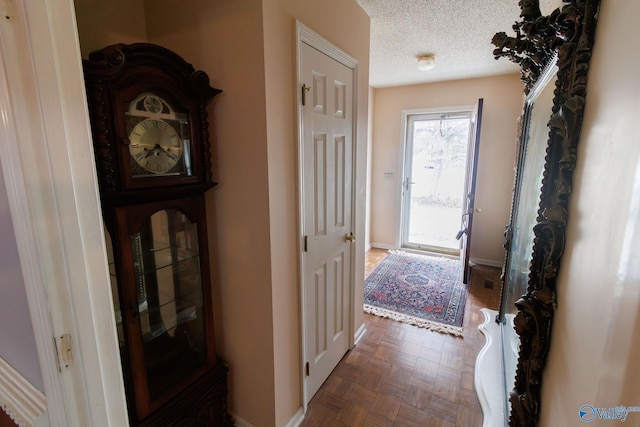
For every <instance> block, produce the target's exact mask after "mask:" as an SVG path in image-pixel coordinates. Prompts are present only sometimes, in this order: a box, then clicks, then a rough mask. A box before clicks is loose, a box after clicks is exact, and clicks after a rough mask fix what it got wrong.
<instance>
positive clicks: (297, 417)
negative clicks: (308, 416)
mask: <svg viewBox="0 0 640 427" xmlns="http://www.w3.org/2000/svg"><path fill="white" fill-rule="evenodd" d="M230 415H231V418H233V423H234V424H235V426H236V427H255V426H254V425H253V424H251V423H250V422H248V421H246V420H244V419H242V417H239V416H238V415H236V414H234V413H230ZM303 420H304V410H303V409H302V407H300V408H298V410H297V411H296V413H295V414H293V417H291V419H290V420H289V422H288V423H287V424H286V425H285V426H284V427H298V426H299V425H300V424H302V421H303Z"/></svg>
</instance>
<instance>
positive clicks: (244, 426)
mask: <svg viewBox="0 0 640 427" xmlns="http://www.w3.org/2000/svg"><path fill="white" fill-rule="evenodd" d="M229 415H231V418H233V424H234V425H235V426H236V427H255V426H254V425H253V424H251V423H250V422H249V421H247V420H245V419H244V418H242V417H240V416H238V415H236V414H234V413H233V412H229Z"/></svg>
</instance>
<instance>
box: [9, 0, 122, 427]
mask: <svg viewBox="0 0 640 427" xmlns="http://www.w3.org/2000/svg"><path fill="white" fill-rule="evenodd" d="M4 6H6V10H3V14H2V15H3V20H2V21H0V36H1V37H0V56H1V58H2V60H0V66H2V68H3V72H4V73H0V74H3V75H1V76H0V85H3V86H4V87H3V88H2V90H0V119H1V121H2V123H1V125H2V127H3V129H4V132H2V134H3V136H4V137H5V139H4V142H5V144H0V145H2V149H1V150H0V155H1V156H2V162H3V168H4V169H5V170H4V173H5V178H6V181H7V190H8V193H9V203H10V207H11V213H12V219H13V224H14V230H15V234H16V242H17V245H18V252H19V255H20V263H21V269H22V273H23V277H24V281H25V288H26V291H27V298H28V300H29V310H30V315H31V319H32V324H33V327H34V337H35V340H36V346H37V349H38V357H39V360H40V368H41V370H42V376H43V382H44V389H45V390H44V392H45V395H46V399H47V414H46V418H48V419H47V420H42V422H43V423H46V424H45V425H51V426H53V427H57V426H64V427H74V426H83V427H84V426H103V425H113V426H115V425H118V426H124V425H128V417H127V411H126V401H125V395H124V384H123V380H122V375H121V366H120V356H119V352H118V344H117V335H116V330H115V322H114V321H113V319H114V311H113V306H112V303H111V296H110V286H109V274H108V269H107V263H106V254H105V249H104V241H103V239H104V236H103V234H102V219H101V216H100V204H99V198H98V189H97V183H96V172H95V164H94V161H93V152H92V146H91V137H90V131H89V120H88V113H87V107H86V95H85V90H84V86H83V75H82V64H81V58H80V49H79V45H78V35H77V30H76V26H75V12H74V7H73V1H72V0H57V1H56V2H55V7H54V6H53V4H52V2H51V1H50V0H28V1H27V0H16V1H12V2H5V4H4ZM5 82H11V84H10V86H9V85H5V84H4V83H5ZM63 334H65V335H66V334H68V335H69V336H70V337H71V353H72V359H73V360H72V361H71V363H70V364H68V366H65V367H64V368H62V367H61V371H59V370H58V362H57V361H56V350H55V346H54V344H53V343H54V342H55V340H56V339H58V337H60V336H61V335H63ZM38 421H40V420H38ZM39 425H40V424H39Z"/></svg>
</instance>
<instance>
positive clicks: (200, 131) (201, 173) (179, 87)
mask: <svg viewBox="0 0 640 427" xmlns="http://www.w3.org/2000/svg"><path fill="white" fill-rule="evenodd" d="M83 67H84V73H85V83H86V90H87V99H88V104H89V116H90V121H91V128H92V132H93V142H94V148H95V150H94V152H95V156H96V165H97V172H98V183H99V187H100V195H101V199H102V201H103V203H107V204H110V205H127V204H136V203H143V202H146V201H151V200H160V199H163V198H164V199H168V198H172V197H176V196H188V195H195V194H198V193H202V192H204V191H206V190H207V189H209V188H211V187H213V186H214V185H215V183H214V182H213V181H212V172H211V169H212V161H211V143H210V132H211V130H212V128H213V125H212V124H210V122H209V120H208V115H207V111H206V106H207V104H208V103H209V102H210V101H211V100H212V99H213V98H214V97H215V96H216V95H217V94H219V93H220V92H221V91H220V90H219V89H216V88H213V87H212V86H211V85H210V84H209V77H208V76H207V74H206V73H205V72H203V71H200V70H196V69H195V68H194V67H193V66H192V65H191V64H189V63H188V62H186V61H185V60H184V59H183V58H182V57H180V56H179V55H178V54H176V53H175V52H172V51H170V50H168V49H166V48H164V47H162V46H158V45H153V44H149V43H136V44H130V45H125V44H116V45H111V46H107V47H105V48H103V49H101V50H98V51H95V52H93V53H91V54H90V55H89V59H88V60H85V61H83ZM149 119H151V120H149ZM145 120H147V122H145V123H141V122H143V121H145ZM147 124H149V125H154V126H155V127H156V128H157V127H160V130H161V131H162V132H159V131H158V130H156V129H148V128H150V127H154V126H147Z"/></svg>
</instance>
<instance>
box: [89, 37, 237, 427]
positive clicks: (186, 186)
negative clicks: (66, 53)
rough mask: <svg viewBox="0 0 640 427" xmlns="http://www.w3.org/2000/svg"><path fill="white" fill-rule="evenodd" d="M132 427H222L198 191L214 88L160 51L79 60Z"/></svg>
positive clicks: (206, 184)
mask: <svg viewBox="0 0 640 427" xmlns="http://www.w3.org/2000/svg"><path fill="white" fill-rule="evenodd" d="M83 65H84V73H85V83H86V88H87V99H88V104H89V115H90V120H91V128H92V133H93V142H94V150H95V159H96V165H97V172H98V182H99V187H100V198H101V202H102V214H103V218H104V223H105V227H106V229H107V230H106V231H107V232H106V233H105V235H106V239H107V245H108V248H107V249H108V252H109V258H110V259H109V267H110V274H111V279H112V292H113V302H114V306H115V313H116V319H115V320H116V324H117V329H118V338H119V344H120V353H121V359H122V367H123V372H124V382H125V387H126V394H127V402H128V406H129V415H130V420H131V423H132V425H138V426H153V427H159V426H180V427H187V426H201V427H205V426H206V427H210V426H230V425H233V423H232V421H231V419H230V417H229V415H228V413H227V407H226V395H227V383H226V374H227V369H226V367H225V366H224V365H223V364H222V363H220V361H219V360H218V359H217V357H216V351H215V339H214V328H213V304H212V296H211V278H210V271H209V251H208V248H209V241H208V236H207V220H206V209H205V201H204V194H205V192H206V191H207V190H209V189H210V188H212V187H213V186H214V185H215V183H213V182H212V179H211V146H210V142H209V123H208V119H207V113H206V105H207V103H208V102H209V101H211V99H213V97H214V96H216V95H217V94H218V93H219V92H220V90H218V89H215V88H213V87H211V86H210V85H209V78H208V77H207V75H206V74H205V73H204V72H202V71H196V70H195V69H194V68H193V67H192V66H191V65H190V64H189V63H187V62H186V61H185V60H184V59H182V58H181V57H180V56H178V55H177V54H175V53H173V52H171V51H169V50H168V49H165V48H163V47H160V46H156V45H152V44H146V43H138V44H132V45H123V44H118V45H113V46H108V47H106V48H104V49H102V50H100V51H96V52H93V53H92V54H91V55H90V56H89V59H88V60H85V61H83Z"/></svg>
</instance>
